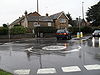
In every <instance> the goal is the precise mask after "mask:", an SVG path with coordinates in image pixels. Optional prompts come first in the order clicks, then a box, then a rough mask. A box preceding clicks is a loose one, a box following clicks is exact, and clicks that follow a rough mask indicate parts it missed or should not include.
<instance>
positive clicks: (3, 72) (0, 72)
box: [0, 69, 13, 75]
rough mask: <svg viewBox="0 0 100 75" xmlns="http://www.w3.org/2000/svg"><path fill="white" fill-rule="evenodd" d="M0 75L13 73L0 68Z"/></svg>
mask: <svg viewBox="0 0 100 75" xmlns="http://www.w3.org/2000/svg"><path fill="white" fill-rule="evenodd" d="M0 75H13V74H11V73H9V72H5V71H4V70H1V69H0Z"/></svg>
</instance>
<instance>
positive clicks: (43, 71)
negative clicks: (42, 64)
mask: <svg viewBox="0 0 100 75" xmlns="http://www.w3.org/2000/svg"><path fill="white" fill-rule="evenodd" d="M53 73H56V69H55V68H45V69H38V71H37V74H53Z"/></svg>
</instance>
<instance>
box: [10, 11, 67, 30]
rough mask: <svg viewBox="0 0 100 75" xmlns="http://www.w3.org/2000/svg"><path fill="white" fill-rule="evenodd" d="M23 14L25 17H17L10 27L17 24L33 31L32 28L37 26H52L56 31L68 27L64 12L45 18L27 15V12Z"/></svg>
mask: <svg viewBox="0 0 100 75" xmlns="http://www.w3.org/2000/svg"><path fill="white" fill-rule="evenodd" d="M24 14H25V16H22V17H19V18H18V19H17V20H15V21H14V22H12V23H11V24H10V27H13V26H14V25H17V24H19V25H22V26H24V27H28V28H31V29H34V27H38V26H40V27H42V26H43V27H46V26H52V27H56V28H57V29H60V28H67V27H68V17H67V16H66V15H65V14H64V12H60V13H57V14H54V15H50V16H49V15H48V14H46V16H41V15H40V14H39V13H37V12H33V13H29V14H28V13H27V11H25V13H24Z"/></svg>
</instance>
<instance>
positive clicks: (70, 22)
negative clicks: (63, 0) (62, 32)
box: [66, 13, 74, 26]
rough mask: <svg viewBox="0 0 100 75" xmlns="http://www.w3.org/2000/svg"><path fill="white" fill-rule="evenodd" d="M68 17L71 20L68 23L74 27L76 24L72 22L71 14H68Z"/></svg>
mask: <svg viewBox="0 0 100 75" xmlns="http://www.w3.org/2000/svg"><path fill="white" fill-rule="evenodd" d="M66 15H67V17H68V18H69V20H68V23H69V24H70V25H72V26H73V25H74V22H73V20H72V17H71V15H70V13H68V14H66Z"/></svg>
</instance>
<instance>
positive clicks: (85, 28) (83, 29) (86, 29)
mask: <svg viewBox="0 0 100 75" xmlns="http://www.w3.org/2000/svg"><path fill="white" fill-rule="evenodd" d="M80 30H81V32H83V33H85V34H89V33H92V31H93V29H92V27H90V26H83V27H81V28H80Z"/></svg>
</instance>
